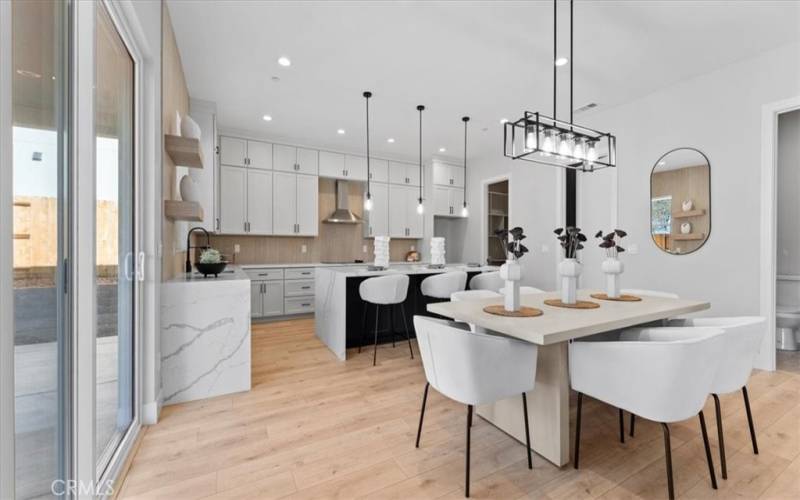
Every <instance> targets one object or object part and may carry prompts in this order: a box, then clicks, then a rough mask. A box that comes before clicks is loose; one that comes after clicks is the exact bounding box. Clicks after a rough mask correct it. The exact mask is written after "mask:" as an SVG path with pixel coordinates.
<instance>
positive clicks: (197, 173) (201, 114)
mask: <svg viewBox="0 0 800 500" xmlns="http://www.w3.org/2000/svg"><path fill="white" fill-rule="evenodd" d="M189 106H190V109H191V112H190V114H191V116H192V118H193V119H194V121H195V122H197V125H198V126H199V127H200V130H201V132H202V133H201V134H200V149H201V150H202V151H203V168H188V169H186V170H187V171H188V174H189V175H190V176H191V178H192V179H193V180H194V182H195V187H196V188H197V195H198V196H197V202H198V203H200V206H201V207H203V221H202V222H200V223H198V226H201V227H203V228H204V229H205V230H206V231H219V198H218V194H217V193H218V191H217V186H218V184H219V170H218V169H217V158H218V154H217V151H218V150H217V145H218V142H217V141H218V137H217V112H216V106H215V105H213V104H212V103H207V102H205V101H198V100H195V99H190V100H189Z"/></svg>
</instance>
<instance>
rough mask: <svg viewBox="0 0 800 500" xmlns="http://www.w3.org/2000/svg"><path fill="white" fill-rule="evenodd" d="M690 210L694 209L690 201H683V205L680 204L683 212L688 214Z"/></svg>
mask: <svg viewBox="0 0 800 500" xmlns="http://www.w3.org/2000/svg"><path fill="white" fill-rule="evenodd" d="M692 208H694V203H692V200H683V203H681V209H682V210H683V211H684V212H690V211H691V210H692Z"/></svg>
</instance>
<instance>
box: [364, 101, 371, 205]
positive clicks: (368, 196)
mask: <svg viewBox="0 0 800 500" xmlns="http://www.w3.org/2000/svg"><path fill="white" fill-rule="evenodd" d="M370 97H372V92H364V100H365V101H366V102H367V199H369V198H370V196H371V195H370V192H369V177H370V175H369V174H370V169H369V98H370Z"/></svg>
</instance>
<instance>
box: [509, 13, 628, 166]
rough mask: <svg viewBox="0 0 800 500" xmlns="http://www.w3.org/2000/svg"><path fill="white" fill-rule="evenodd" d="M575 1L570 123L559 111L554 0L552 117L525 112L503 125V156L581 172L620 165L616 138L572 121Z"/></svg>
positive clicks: (570, 82) (571, 47) (571, 34)
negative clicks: (557, 103)
mask: <svg viewBox="0 0 800 500" xmlns="http://www.w3.org/2000/svg"><path fill="white" fill-rule="evenodd" d="M573 17H574V5H573V0H570V2H569V52H570V54H569V65H570V66H569V68H570V69H569V122H566V121H563V120H559V119H558V114H557V113H556V102H557V89H558V79H557V64H556V60H557V58H558V52H557V50H558V3H557V0H553V62H552V64H553V116H546V115H544V114H542V113H540V112H538V111H537V112H531V111H525V112H524V114H523V116H522V118H519V119H517V120H514V121H509V122H506V124H505V125H504V127H503V155H504V156H506V157H508V158H511V159H513V160H525V161H530V162H534V163H542V164H545V165H552V166H556V167H562V168H568V169H572V170H576V171H580V172H594V171H595V170H601V169H604V168H609V167H616V166H617V138H616V137H615V136H614V135H612V134H610V133H608V132H600V131H598V130H594V129H591V128H587V127H583V126H580V125H576V124H575V123H574V122H573V118H572V111H573V109H574V107H573V103H572V98H573V69H574V67H575V59H574V57H573V55H574V54H573V50H572V49H573V33H572V32H573Z"/></svg>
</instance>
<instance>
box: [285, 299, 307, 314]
mask: <svg viewBox="0 0 800 500" xmlns="http://www.w3.org/2000/svg"><path fill="white" fill-rule="evenodd" d="M313 312H314V297H313V296H312V297H291V298H287V299H286V303H285V305H284V314H304V313H313Z"/></svg>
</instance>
